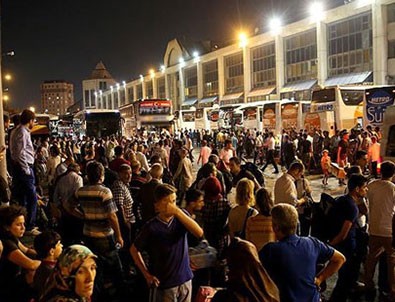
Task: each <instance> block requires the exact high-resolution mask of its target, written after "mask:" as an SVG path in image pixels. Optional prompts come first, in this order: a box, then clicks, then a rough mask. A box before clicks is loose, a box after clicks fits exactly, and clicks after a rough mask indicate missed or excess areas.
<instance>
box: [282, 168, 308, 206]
mask: <svg viewBox="0 0 395 302" xmlns="http://www.w3.org/2000/svg"><path fill="white" fill-rule="evenodd" d="M303 174H304V166H303V164H302V163H301V162H299V161H295V162H293V163H292V164H291V166H290V167H289V169H288V172H287V173H284V174H283V175H281V176H280V177H279V178H278V179H277V180H276V183H275V184H274V203H275V204H278V203H288V204H290V205H293V206H295V207H300V206H302V205H303V204H304V203H305V202H306V198H304V197H302V198H300V199H298V191H297V189H296V185H295V182H296V181H297V180H298V179H300V178H301V177H302V175H303Z"/></svg>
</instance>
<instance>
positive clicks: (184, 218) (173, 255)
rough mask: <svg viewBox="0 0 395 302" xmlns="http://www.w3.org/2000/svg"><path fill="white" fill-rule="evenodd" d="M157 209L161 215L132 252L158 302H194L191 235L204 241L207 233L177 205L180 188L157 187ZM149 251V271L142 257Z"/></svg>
mask: <svg viewBox="0 0 395 302" xmlns="http://www.w3.org/2000/svg"><path fill="white" fill-rule="evenodd" d="M154 195H155V209H156V211H157V212H158V215H157V216H156V217H155V218H154V219H151V220H150V221H148V222H147V223H146V224H145V225H144V227H143V229H142V230H141V232H140V233H139V235H138V236H137V238H136V240H135V242H134V244H133V245H132V247H131V248H130V253H131V254H132V257H133V259H134V261H135V263H136V265H137V267H138V268H139V269H140V270H141V272H142V273H143V276H144V278H145V280H146V281H147V284H148V286H149V287H150V288H151V291H152V295H154V296H155V298H156V299H155V301H158V302H167V301H179V302H181V301H183V302H190V301H191V296H192V284H191V279H192V276H193V275H192V271H191V268H190V260H189V255H188V243H187V232H190V233H192V234H193V235H194V236H195V237H197V238H201V237H202V236H203V230H202V229H201V227H200V226H199V225H198V224H197V223H196V222H195V221H194V220H193V219H192V218H191V217H190V216H189V215H188V214H187V213H186V212H185V211H183V210H181V209H179V208H178V207H177V206H176V199H177V196H176V189H175V188H174V187H172V186H170V185H167V184H161V185H159V186H157V187H156V189H155V192H154ZM142 251H146V252H147V253H148V255H149V259H150V267H149V268H148V267H147V265H146V263H145V262H144V259H143V257H142V255H141V252H142Z"/></svg>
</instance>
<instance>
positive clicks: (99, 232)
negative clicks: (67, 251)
mask: <svg viewBox="0 0 395 302" xmlns="http://www.w3.org/2000/svg"><path fill="white" fill-rule="evenodd" d="M86 174H87V176H88V182H89V184H88V185H86V186H84V187H82V188H80V189H78V190H77V192H76V193H75V197H76V199H77V200H78V202H79V204H80V206H81V208H82V212H83V213H84V228H83V236H84V243H85V245H86V246H87V247H89V248H90V249H91V250H92V252H93V253H95V254H96V255H97V256H98V270H97V271H98V272H97V278H96V282H95V293H96V294H98V293H99V292H100V291H102V289H103V285H104V284H103V282H104V279H103V275H105V276H106V277H107V278H111V279H113V282H114V283H113V284H114V286H115V287H116V288H117V286H118V288H120V286H121V284H122V280H121V274H120V272H122V265H121V262H120V259H119V255H118V252H117V247H116V243H118V245H119V247H120V248H121V247H122V246H123V239H122V236H121V231H120V228H119V223H118V218H117V214H116V212H117V206H116V205H115V203H114V201H113V196H112V193H111V191H110V189H109V188H107V187H105V186H103V185H102V183H103V180H104V167H103V165H102V164H101V163H99V162H97V161H91V162H90V163H88V165H87V167H86Z"/></svg>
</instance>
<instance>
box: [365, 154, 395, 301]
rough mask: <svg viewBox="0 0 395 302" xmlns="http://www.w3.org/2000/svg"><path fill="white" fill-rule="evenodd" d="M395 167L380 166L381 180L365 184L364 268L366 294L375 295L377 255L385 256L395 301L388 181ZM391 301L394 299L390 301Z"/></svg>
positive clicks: (394, 192) (393, 195)
mask: <svg viewBox="0 0 395 302" xmlns="http://www.w3.org/2000/svg"><path fill="white" fill-rule="evenodd" d="M394 173H395V164H394V163H393V162H390V161H385V162H383V163H382V164H381V179H379V180H375V181H373V182H371V183H370V184H369V185H368V200H369V218H370V219H369V253H368V256H367V259H366V265H365V284H366V289H367V292H370V293H372V292H373V293H375V288H374V282H373V275H374V271H375V267H376V264H377V261H378V260H379V258H380V255H381V254H382V253H384V252H386V253H387V263H388V284H389V285H390V291H391V292H390V294H391V298H392V299H394V300H395V247H394V246H393V245H392V232H393V230H392V219H393V217H394V213H395V185H394V184H393V183H392V182H391V179H392V177H393V176H394ZM390 301H393V300H390Z"/></svg>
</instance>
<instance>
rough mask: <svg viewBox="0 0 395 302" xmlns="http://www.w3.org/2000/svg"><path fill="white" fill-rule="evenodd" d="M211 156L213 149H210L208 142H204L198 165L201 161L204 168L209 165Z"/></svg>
mask: <svg viewBox="0 0 395 302" xmlns="http://www.w3.org/2000/svg"><path fill="white" fill-rule="evenodd" d="M210 155H211V149H210V147H208V146H207V141H205V140H203V142H202V148H201V149H200V154H199V158H198V160H197V164H199V163H200V161H201V162H202V166H204V165H205V164H207V162H208V158H209V156H210Z"/></svg>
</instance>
